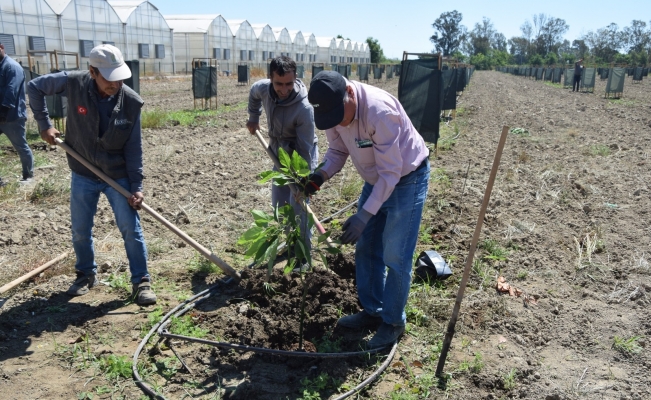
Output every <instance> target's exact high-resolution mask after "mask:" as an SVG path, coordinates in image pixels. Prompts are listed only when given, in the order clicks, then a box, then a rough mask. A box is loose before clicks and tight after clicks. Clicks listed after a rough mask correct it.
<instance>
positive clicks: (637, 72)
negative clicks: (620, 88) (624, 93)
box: [633, 67, 644, 81]
mask: <svg viewBox="0 0 651 400" xmlns="http://www.w3.org/2000/svg"><path fill="white" fill-rule="evenodd" d="M642 72H643V71H642V67H636V68H635V71H633V80H634V81H641V80H642V77H643V76H644V74H643V73H642Z"/></svg>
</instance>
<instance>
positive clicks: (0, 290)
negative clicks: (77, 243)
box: [0, 251, 68, 294]
mask: <svg viewBox="0 0 651 400" xmlns="http://www.w3.org/2000/svg"><path fill="white" fill-rule="evenodd" d="M67 256H68V252H67V251H66V252H64V253H61V254H60V255H59V256H58V257H57V258H55V259H54V260H51V261H48V262H47V263H45V264H43V265H41V266H40V267H38V268H36V269H34V270H32V271H30V272H28V273H26V274H25V275H23V276H21V277H20V278H16V279H14V280H13V281H11V282H9V283H7V284H6V285H4V286H2V287H0V294H1V293H4V292H6V291H7V290H9V289H12V288H14V287H16V286H18V285H20V284H21V283H23V282H25V281H26V280H28V279H29V278H31V277H33V276H36V275H38V274H40V273H41V272H43V271H45V270H46V269H48V268H50V267H51V266H53V265H54V264H56V263H58V262H59V261H61V260H63V259H64V258H66V257H67Z"/></svg>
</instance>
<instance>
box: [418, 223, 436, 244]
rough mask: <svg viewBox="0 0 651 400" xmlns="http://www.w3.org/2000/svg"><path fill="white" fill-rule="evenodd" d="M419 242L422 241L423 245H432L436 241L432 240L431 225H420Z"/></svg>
mask: <svg viewBox="0 0 651 400" xmlns="http://www.w3.org/2000/svg"><path fill="white" fill-rule="evenodd" d="M418 243H420V244H422V245H431V244H433V243H434V241H433V240H432V234H431V232H430V228H429V227H427V226H425V225H421V226H420V229H419V232H418Z"/></svg>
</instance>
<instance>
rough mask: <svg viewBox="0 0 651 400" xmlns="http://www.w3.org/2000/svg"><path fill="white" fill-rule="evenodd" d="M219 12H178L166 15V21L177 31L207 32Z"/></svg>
mask: <svg viewBox="0 0 651 400" xmlns="http://www.w3.org/2000/svg"><path fill="white" fill-rule="evenodd" d="M219 17H220V15H219V14H207V15H204V14H201V15H198V14H177V15H164V16H163V18H165V21H167V24H168V25H169V26H170V28H172V29H174V32H176V33H206V32H208V30H209V29H210V25H211V24H212V23H213V21H214V20H215V19H217V18H219Z"/></svg>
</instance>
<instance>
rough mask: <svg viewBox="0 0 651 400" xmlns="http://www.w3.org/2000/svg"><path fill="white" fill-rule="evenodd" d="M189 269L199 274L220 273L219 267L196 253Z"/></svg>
mask: <svg viewBox="0 0 651 400" xmlns="http://www.w3.org/2000/svg"><path fill="white" fill-rule="evenodd" d="M188 269H189V270H190V272H198V273H201V274H206V275H207V274H213V273H215V272H218V271H220V269H219V267H217V266H216V265H215V264H213V263H212V262H210V260H208V259H207V258H206V257H203V256H202V255H201V254H199V253H197V252H195V253H194V256H193V257H192V258H191V259H190V262H189V265H188Z"/></svg>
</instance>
